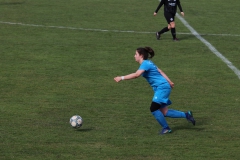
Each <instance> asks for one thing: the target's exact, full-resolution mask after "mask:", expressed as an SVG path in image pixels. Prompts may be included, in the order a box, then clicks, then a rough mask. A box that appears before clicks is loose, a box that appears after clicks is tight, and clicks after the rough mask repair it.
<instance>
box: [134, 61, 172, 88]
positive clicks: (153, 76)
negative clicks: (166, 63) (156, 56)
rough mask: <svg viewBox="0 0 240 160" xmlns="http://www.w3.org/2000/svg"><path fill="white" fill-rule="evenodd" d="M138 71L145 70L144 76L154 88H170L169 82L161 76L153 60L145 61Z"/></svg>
mask: <svg viewBox="0 0 240 160" xmlns="http://www.w3.org/2000/svg"><path fill="white" fill-rule="evenodd" d="M138 70H144V71H145V72H144V73H143V74H142V76H143V77H144V78H146V80H147V81H148V83H149V84H150V85H151V86H152V87H161V86H166V87H170V85H169V83H168V81H167V80H166V79H165V78H164V77H163V76H162V75H161V74H160V72H159V71H158V68H157V66H156V65H155V64H154V63H153V62H152V61H151V60H144V61H143V62H142V64H141V65H140V67H139V69H138Z"/></svg>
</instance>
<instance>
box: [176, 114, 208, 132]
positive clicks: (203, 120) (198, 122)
mask: <svg viewBox="0 0 240 160" xmlns="http://www.w3.org/2000/svg"><path fill="white" fill-rule="evenodd" d="M195 120H196V124H195V126H193V125H192V123H190V122H188V123H187V124H185V123H184V124H182V125H179V126H175V127H172V129H173V130H176V131H177V130H194V131H202V130H205V127H203V126H206V125H211V124H210V123H211V119H209V118H207V117H202V118H197V119H195Z"/></svg>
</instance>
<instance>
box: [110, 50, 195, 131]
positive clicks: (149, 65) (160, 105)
mask: <svg viewBox="0 0 240 160" xmlns="http://www.w3.org/2000/svg"><path fill="white" fill-rule="evenodd" d="M153 56H154V51H153V50H152V48H150V47H144V48H142V47H140V48H137V50H136V53H135V56H134V58H135V61H136V62H138V63H139V64H140V67H139V68H138V70H137V71H136V72H135V73H131V74H128V75H125V76H117V77H115V78H114V80H115V81H116V82H120V81H123V80H130V79H134V78H138V77H139V76H141V75H142V76H143V77H144V78H146V80H147V82H148V83H149V84H150V86H151V87H152V89H153V91H154V95H153V98H152V103H151V106H150V111H151V113H152V115H153V116H154V117H155V119H156V120H157V121H158V123H159V124H160V125H161V126H162V131H161V132H160V133H161V134H165V133H171V129H170V127H169V126H168V123H167V121H166V120H165V118H164V117H171V118H186V119H187V120H188V121H190V122H192V124H193V125H195V120H194V118H193V115H192V112H191V111H188V112H186V113H184V112H182V111H178V110H173V109H168V106H169V105H170V104H171V101H170V99H169V96H170V93H171V88H173V87H174V83H173V82H172V81H171V80H170V79H169V78H168V76H167V75H166V74H165V73H164V72H163V71H162V70H161V69H159V68H158V67H157V66H156V65H155V64H154V63H153V62H152V61H151V60H149V58H152V57H153Z"/></svg>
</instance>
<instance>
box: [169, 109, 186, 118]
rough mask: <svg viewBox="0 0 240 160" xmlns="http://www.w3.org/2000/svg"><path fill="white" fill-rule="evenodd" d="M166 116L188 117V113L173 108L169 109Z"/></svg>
mask: <svg viewBox="0 0 240 160" xmlns="http://www.w3.org/2000/svg"><path fill="white" fill-rule="evenodd" d="M165 117H171V118H186V114H185V113H184V112H182V111H177V110H173V109H169V110H168V112H167V114H166V115H165Z"/></svg>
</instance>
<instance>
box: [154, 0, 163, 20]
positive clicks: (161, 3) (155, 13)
mask: <svg viewBox="0 0 240 160" xmlns="http://www.w3.org/2000/svg"><path fill="white" fill-rule="evenodd" d="M163 4H164V0H161V2H160V3H159V5H158V7H157V9H156V10H155V12H154V13H153V15H154V16H156V15H157V12H158V10H159V9H160V8H161V7H162V5H163Z"/></svg>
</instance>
